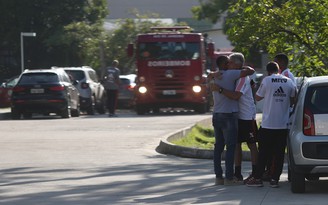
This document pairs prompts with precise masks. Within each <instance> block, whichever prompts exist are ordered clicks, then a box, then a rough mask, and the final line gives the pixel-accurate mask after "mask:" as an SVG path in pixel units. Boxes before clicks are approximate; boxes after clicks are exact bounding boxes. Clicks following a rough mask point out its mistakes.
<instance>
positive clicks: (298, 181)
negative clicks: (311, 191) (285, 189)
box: [290, 170, 305, 193]
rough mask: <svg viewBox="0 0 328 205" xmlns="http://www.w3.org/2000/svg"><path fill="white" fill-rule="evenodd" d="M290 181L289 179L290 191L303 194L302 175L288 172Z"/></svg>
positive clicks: (303, 177)
mask: <svg viewBox="0 0 328 205" xmlns="http://www.w3.org/2000/svg"><path fill="white" fill-rule="evenodd" d="M290 172H291V173H290V174H291V176H290V179H291V186H290V188H291V191H292V192H293V193H304V192H305V176H304V174H301V173H297V172H295V171H293V170H290Z"/></svg>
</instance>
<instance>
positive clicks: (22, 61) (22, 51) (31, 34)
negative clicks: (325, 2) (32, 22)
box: [20, 32, 36, 72]
mask: <svg viewBox="0 0 328 205" xmlns="http://www.w3.org/2000/svg"><path fill="white" fill-rule="evenodd" d="M24 36H30V37H35V36H36V33H34V32H21V34H20V41H21V71H22V72H23V71H24V42H23V40H24V38H23V37H24Z"/></svg>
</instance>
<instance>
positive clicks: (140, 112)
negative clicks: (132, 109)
mask: <svg viewBox="0 0 328 205" xmlns="http://www.w3.org/2000/svg"><path fill="white" fill-rule="evenodd" d="M146 111H147V109H146V108H145V107H144V106H142V105H137V106H136V112H137V114H138V115H144V114H145V113H146Z"/></svg>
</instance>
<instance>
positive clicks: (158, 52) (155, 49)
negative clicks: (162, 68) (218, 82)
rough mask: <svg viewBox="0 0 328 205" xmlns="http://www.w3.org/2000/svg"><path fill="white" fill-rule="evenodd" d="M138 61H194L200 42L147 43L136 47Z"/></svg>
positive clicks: (198, 53) (197, 55)
mask: <svg viewBox="0 0 328 205" xmlns="http://www.w3.org/2000/svg"><path fill="white" fill-rule="evenodd" d="M138 57H139V60H150V59H151V60H196V59H198V58H199V57H200V42H147V43H139V45H138Z"/></svg>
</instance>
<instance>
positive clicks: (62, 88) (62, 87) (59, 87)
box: [49, 85, 65, 91]
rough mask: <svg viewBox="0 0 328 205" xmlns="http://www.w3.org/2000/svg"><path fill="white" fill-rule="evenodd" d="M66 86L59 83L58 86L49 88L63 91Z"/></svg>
mask: <svg viewBox="0 0 328 205" xmlns="http://www.w3.org/2000/svg"><path fill="white" fill-rule="evenodd" d="M64 89H65V88H64V86H63V85H58V86H52V87H50V88H49V90H52V91H63V90H64Z"/></svg>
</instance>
